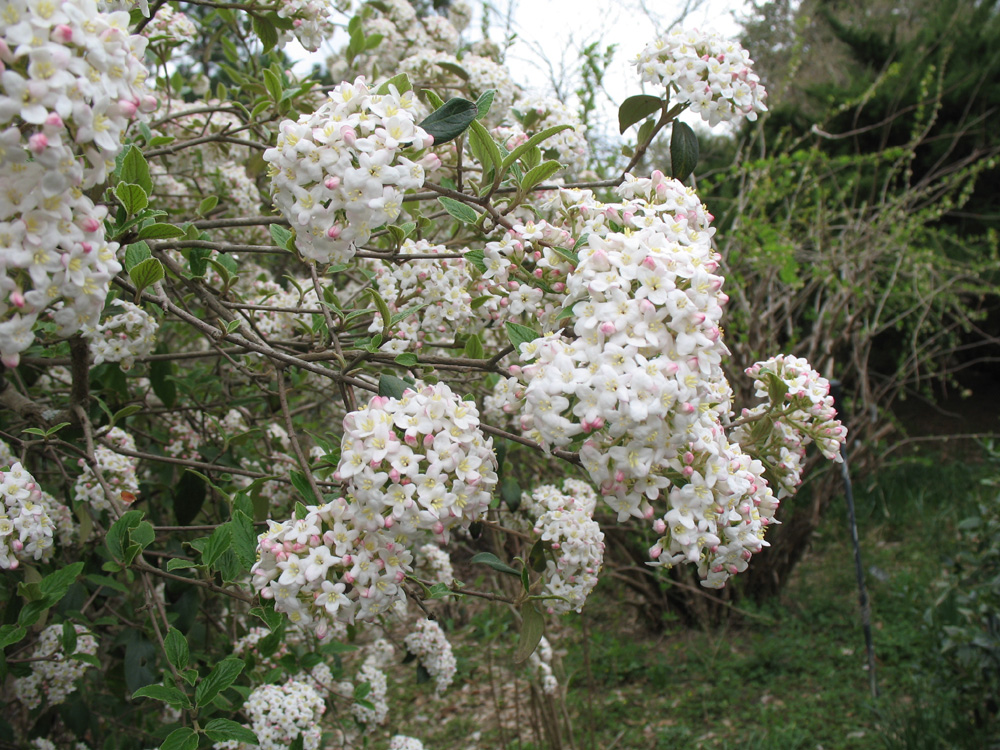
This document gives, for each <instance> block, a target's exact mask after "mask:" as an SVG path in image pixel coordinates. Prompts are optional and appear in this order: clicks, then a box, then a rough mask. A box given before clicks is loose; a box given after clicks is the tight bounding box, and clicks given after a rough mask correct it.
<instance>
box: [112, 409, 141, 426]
mask: <svg viewBox="0 0 1000 750" xmlns="http://www.w3.org/2000/svg"><path fill="white" fill-rule="evenodd" d="M140 411H142V406H140V405H139V404H129V405H128V406H125V407H122V408H121V409H119V410H118V411H116V412H115V413H114V416H112V417H111V422H110V424H109V425H108V426H109V427H114V426H115V425H116V424H118V422H120V421H121V420H123V419H125V418H126V417H131V416H132V415H133V414H138V413H139V412H140Z"/></svg>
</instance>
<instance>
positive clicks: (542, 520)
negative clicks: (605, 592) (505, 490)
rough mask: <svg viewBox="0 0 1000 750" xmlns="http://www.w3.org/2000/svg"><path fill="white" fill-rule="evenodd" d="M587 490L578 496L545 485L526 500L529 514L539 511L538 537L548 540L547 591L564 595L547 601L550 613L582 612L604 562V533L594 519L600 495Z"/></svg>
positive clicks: (524, 503)
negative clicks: (597, 496)
mask: <svg viewBox="0 0 1000 750" xmlns="http://www.w3.org/2000/svg"><path fill="white" fill-rule="evenodd" d="M580 484H581V485H583V483H582V482H581V483H580ZM583 486H584V487H586V485H583ZM587 490H589V492H586V493H585V494H582V495H581V497H580V498H579V499H578V498H577V497H576V496H574V495H572V494H563V493H562V492H560V491H559V490H558V488H556V487H554V486H552V485H543V486H541V487H538V488H536V489H535V490H534V491H532V493H531V495H530V496H527V495H525V499H524V500H523V501H522V505H523V507H525V510H526V511H527V512H528V513H529V514H531V515H534V513H532V511H535V512H536V513H537V517H536V518H537V520H536V521H535V526H534V533H535V536H536V537H537V538H539V539H541V540H542V541H543V542H548V545H546V546H547V554H546V563H545V588H544V590H543V593H544V595H545V596H558V597H562V598H561V599H548V600H546V601H545V606H546V607H548V610H549V612H557V613H563V612H569V611H571V610H576V611H577V612H579V611H581V610H582V609H583V605H584V603H585V602H586V601H587V596H589V594H590V592H591V591H593V589H594V586H596V585H597V576H598V575H599V574H600V572H601V565H602V564H603V562H604V532H602V531H601V527H600V526H599V525H598V523H597V522H596V521H595V520H594V519H593V514H594V507H595V504H596V499H597V498H596V495H595V494H594V491H593V490H591V489H590V488H589V487H588V488H587ZM529 498H530V499H529Z"/></svg>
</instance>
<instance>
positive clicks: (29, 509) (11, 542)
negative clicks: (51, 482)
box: [0, 442, 73, 570]
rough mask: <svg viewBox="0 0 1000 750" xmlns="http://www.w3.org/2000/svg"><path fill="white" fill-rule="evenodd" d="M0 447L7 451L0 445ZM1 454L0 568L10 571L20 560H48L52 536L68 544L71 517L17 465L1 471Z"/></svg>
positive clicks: (0, 458) (1, 463) (0, 462)
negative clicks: (56, 536)
mask: <svg viewBox="0 0 1000 750" xmlns="http://www.w3.org/2000/svg"><path fill="white" fill-rule="evenodd" d="M0 447H2V449H6V448H7V446H6V444H4V443H2V442H0ZM6 452H7V453H9V449H8V450H7V451H6ZM3 453H4V451H3V450H0V569H4V570H14V569H16V568H17V567H18V566H19V565H20V563H21V561H25V562H27V561H36V562H37V561H47V560H49V559H50V558H51V557H52V552H53V542H54V539H53V536H54V535H55V534H58V535H59V539H60V542H61V543H63V544H67V543H69V542H70V541H71V540H72V534H73V517H72V513H71V512H70V510H69V508H67V507H66V506H65V505H63V504H61V503H59V502H57V501H56V499H55V498H53V497H52V496H51V495H49V494H48V493H45V492H43V491H42V489H41V487H40V486H39V485H38V482H37V481H36V480H35V478H34V477H33V476H32V475H31V474H30V473H29V472H28V471H27V470H26V469H25V468H24V467H23V466H22V465H21V464H20V463H19V462H16V461H15V462H13V463H11V465H10V468H7V469H3V466H4V465H5V464H6V463H7V461H6V460H5V459H4V457H3V455H2V454H3Z"/></svg>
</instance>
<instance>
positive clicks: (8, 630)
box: [0, 625, 28, 651]
mask: <svg viewBox="0 0 1000 750" xmlns="http://www.w3.org/2000/svg"><path fill="white" fill-rule="evenodd" d="M27 634H28V631H27V630H26V629H25V628H23V627H21V626H20V625H3V626H0V651H2V650H3V649H5V648H7V646H10V645H12V644H14V643H19V642H20V641H21V640H23V638H24V636H26V635H27Z"/></svg>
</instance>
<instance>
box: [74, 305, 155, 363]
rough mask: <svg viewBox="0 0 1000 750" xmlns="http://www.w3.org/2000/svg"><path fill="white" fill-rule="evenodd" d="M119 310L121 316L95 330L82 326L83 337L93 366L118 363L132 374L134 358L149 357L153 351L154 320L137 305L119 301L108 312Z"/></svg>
mask: <svg viewBox="0 0 1000 750" xmlns="http://www.w3.org/2000/svg"><path fill="white" fill-rule="evenodd" d="M115 307H117V308H120V309H121V310H122V312H120V313H118V314H116V315H111V316H109V317H107V318H105V319H104V322H102V323H99V324H97V326H95V327H90V326H84V329H83V336H84V338H86V339H87V341H88V345H89V347H90V353H91V355H93V357H94V365H99V364H101V363H103V362H118V363H119V365H120V367H121V369H122V370H126V371H127V370H131V369H132V366H133V365H134V364H135V359H136V357H145V356H147V355H149V354H152V352H153V349H154V348H156V331H157V330H158V329H159V324H158V323H157V322H156V319H155V318H154V317H153V316H152V315H150V314H149V313H147V312H146V311H145V310H143V309H142V308H141V307H139V306H138V305H134V304H132V303H131V302H128V301H126V300H122V299H118V300H115V301H114V302H112V303H111V304H110V305H108V308H115Z"/></svg>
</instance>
